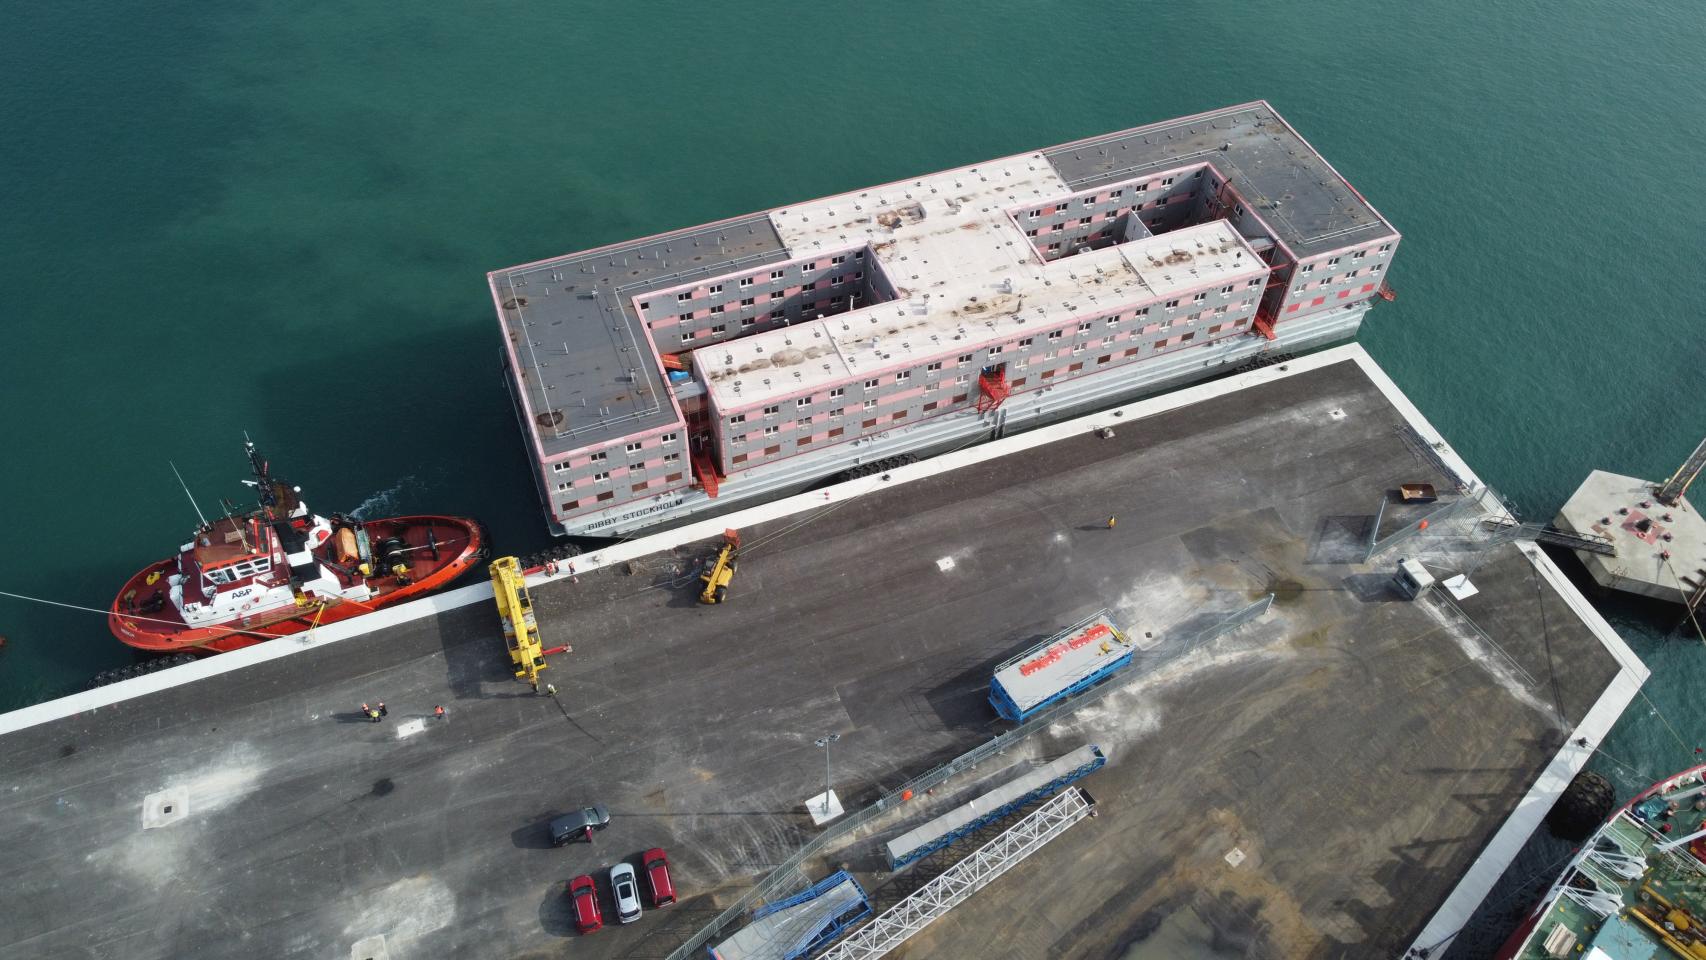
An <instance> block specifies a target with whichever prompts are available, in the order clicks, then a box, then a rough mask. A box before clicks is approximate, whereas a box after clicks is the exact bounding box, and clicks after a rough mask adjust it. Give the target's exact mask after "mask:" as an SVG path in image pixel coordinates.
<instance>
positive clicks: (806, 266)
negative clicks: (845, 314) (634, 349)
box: [640, 250, 865, 310]
mask: <svg viewBox="0 0 1706 960" xmlns="http://www.w3.org/2000/svg"><path fill="white" fill-rule="evenodd" d="M847 258H848V255H847V254H836V255H835V256H832V257H830V258H829V260H828V264H827V265H828V266H830V267H834V266H839V265H840V264H843V263H846V262H847ZM852 258H853V259H854V260H864V259H865V251H863V250H855V251H854V252H853V253H852ZM819 266H823V264H820V263H819V262H818V261H816V260H812V261H808V262H806V263H803V264H800V274H801V279H802V280H803V279H804V277H805V276H806V275H808V274H810V273H811V272H812V271H814V270H816V269H817V268H818V267H819ZM864 276H865V275H864V272H863V271H861V272H860V273H858V274H857V275H856V276H855V279H863V278H864ZM786 279H788V270H787V269H786V268H783V269H780V270H772V271H770V280H771V281H772V282H775V281H782V280H786ZM842 279H843V278H839V277H838V278H837V279H836V281H835V282H836V283H841V282H842ZM757 280H758V275H757V274H753V275H752V276H748V277H741V278H740V279H739V280H737V281H736V289H740V290H745V289H747V288H748V287H751V286H752V285H753V284H754V283H756V282H757ZM813 282H816V281H813ZM722 292H723V284H721V283H713V284H711V285H710V286H709V287H707V288H706V291H705V295H706V296H708V297H716V296H718V295H720V294H721V293H722ZM693 299H694V297H693V291H692V290H682V291H679V292H678V293H676V295H675V302H676V303H688V302H690V301H692V300H693ZM651 308H652V304H651V301H650V300H642V301H641V302H640V309H641V310H650V309H651Z"/></svg>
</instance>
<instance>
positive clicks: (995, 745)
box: [669, 593, 1274, 960]
mask: <svg viewBox="0 0 1706 960" xmlns="http://www.w3.org/2000/svg"><path fill="white" fill-rule="evenodd" d="M1273 599H1274V595H1273V594H1271V593H1270V594H1267V595H1265V596H1263V597H1262V598H1261V599H1259V600H1257V601H1256V602H1254V603H1251V604H1249V605H1248V606H1246V607H1244V608H1243V609H1241V610H1238V611H1236V612H1235V613H1233V614H1231V615H1230V616H1228V617H1226V618H1225V619H1223V620H1220V621H1218V622H1216V623H1214V624H1211V625H1210V626H1208V627H1207V628H1205V629H1203V630H1201V631H1199V632H1198V633H1197V634H1196V635H1194V636H1192V637H1191V638H1190V639H1188V640H1186V641H1184V642H1185V643H1187V644H1189V645H1192V646H1194V645H1197V644H1201V643H1206V642H1208V641H1211V640H1213V639H1215V638H1216V637H1219V636H1220V635H1222V634H1225V633H1229V632H1231V631H1233V630H1236V629H1238V628H1239V627H1241V626H1244V625H1245V624H1247V623H1249V622H1251V621H1252V620H1255V619H1256V618H1258V617H1260V616H1261V615H1262V614H1264V613H1266V612H1267V611H1268V607H1269V606H1270V605H1272V603H1273ZM1123 675H1124V671H1122V672H1121V673H1118V674H1115V675H1114V676H1113V678H1111V679H1113V680H1115V681H1117V680H1118V679H1119V678H1120V677H1121V676H1123ZM1120 686H1121V684H1120V683H1118V682H1110V683H1103V684H1100V685H1099V686H1095V687H1091V688H1090V689H1088V690H1085V691H1084V692H1082V693H1079V694H1077V695H1076V696H1073V697H1071V698H1069V699H1066V700H1062V701H1061V702H1059V703H1057V704H1055V705H1054V706H1052V707H1049V708H1048V709H1046V710H1044V711H1042V712H1041V713H1038V714H1037V715H1035V716H1033V717H1031V718H1030V719H1029V720H1026V721H1025V722H1024V723H1022V724H1020V725H1019V726H1017V727H1014V728H1013V729H1011V730H1008V731H1007V732H1005V733H1002V734H999V735H997V736H995V737H994V738H992V739H990V740H988V741H987V742H985V743H982V744H980V745H978V746H976V747H973V748H972V749H970V750H968V751H966V752H965V753H962V754H960V755H959V756H957V757H955V758H954V759H952V760H949V761H948V762H946V763H944V764H942V765H940V766H938V767H935V768H933V769H931V770H928V771H926V772H924V773H921V774H919V775H918V776H916V777H913V778H912V779H911V780H908V781H906V782H905V783H903V784H901V785H900V786H898V787H896V788H894V789H892V790H890V791H888V792H887V793H885V794H883V795H882V796H881V797H879V798H877V800H876V802H874V803H872V804H870V805H869V806H867V807H865V808H864V809H862V810H858V811H856V812H854V813H851V814H848V815H847V816H845V817H843V818H841V819H840V820H838V821H836V822H835V823H834V824H833V825H831V826H830V827H828V828H826V829H825V830H824V831H823V832H822V833H820V834H818V835H817V836H815V837H813V838H812V839H810V840H808V841H806V843H805V845H804V846H802V847H800V849H798V850H796V851H794V853H793V855H792V856H790V857H788V858H787V859H786V860H783V861H782V862H781V863H779V864H777V865H776V867H775V868H774V869H772V870H771V871H770V874H769V875H768V876H766V877H765V878H764V879H762V880H760V881H759V882H758V883H757V884H755V885H754V886H753V888H752V889H751V890H748V891H747V892H746V893H744V894H742V895H741V897H740V898H739V899H737V900H736V901H735V902H734V903H731V904H729V906H728V907H727V908H726V909H725V910H723V912H722V913H719V914H718V915H717V916H716V917H715V918H714V919H712V920H711V922H710V923H707V924H706V925H705V926H704V927H701V928H700V929H699V931H698V932H697V933H695V934H693V936H691V937H689V938H688V939H687V941H686V942H684V943H683V944H682V945H681V946H679V947H677V948H675V950H674V951H673V952H672V953H670V955H669V960H687V958H688V957H689V956H691V955H692V954H693V952H694V951H696V950H698V949H699V948H700V947H703V946H704V945H705V944H707V943H709V942H710V941H711V939H712V938H713V937H715V936H717V935H718V934H720V933H722V932H723V930H724V929H726V928H727V927H728V926H729V925H731V924H733V923H734V922H735V921H736V920H737V919H739V918H740V917H742V916H744V915H745V914H746V913H747V912H748V911H750V910H751V909H752V908H753V907H754V906H756V905H758V904H761V903H765V902H768V901H770V900H771V899H773V898H775V897H776V896H777V895H778V894H781V893H782V892H783V891H785V890H788V889H790V888H793V887H796V886H799V885H800V883H801V882H802V878H801V877H800V876H799V875H798V871H799V869H800V866H801V865H802V864H804V863H805V862H806V861H807V860H810V859H811V858H813V857H815V856H817V855H818V854H819V853H821V852H822V851H824V850H825V849H827V848H829V847H830V846H832V845H833V844H835V843H836V842H837V841H839V840H840V839H841V838H842V837H845V836H847V835H848V834H850V833H852V832H853V831H855V830H857V829H859V828H860V827H862V826H864V825H865V824H867V823H869V822H871V821H872V820H875V819H876V818H877V817H879V816H882V815H883V814H884V813H887V812H888V811H889V810H890V809H892V808H894V807H895V806H896V805H898V804H901V803H904V802H905V801H906V800H907V799H910V798H911V797H913V796H915V795H917V794H920V793H923V792H924V791H926V790H932V789H935V788H936V787H937V786H939V785H941V784H942V783H944V782H945V781H947V780H948V779H949V778H950V777H953V776H954V775H955V774H958V773H961V772H963V771H965V770H969V769H971V768H973V767H975V766H977V765H978V764H980V763H982V762H983V761H985V760H988V759H989V758H991V757H993V756H996V755H997V754H1000V753H1002V752H1003V751H1005V750H1007V749H1009V748H1011V747H1013V746H1014V745H1015V744H1018V743H1021V742H1023V741H1024V740H1025V739H1027V738H1029V737H1030V736H1031V735H1033V734H1035V733H1036V732H1037V731H1039V730H1043V729H1046V728H1047V727H1048V726H1049V725H1050V724H1053V723H1054V722H1055V721H1057V720H1060V719H1061V718H1063V717H1066V716H1068V715H1070V714H1071V713H1073V712H1074V711H1076V710H1078V709H1080V708H1082V707H1085V706H1088V705H1090V704H1092V703H1095V702H1097V701H1099V700H1101V699H1102V698H1103V697H1106V696H1107V695H1108V694H1109V693H1111V692H1112V691H1114V690H1116V689H1118V688H1119V687H1120Z"/></svg>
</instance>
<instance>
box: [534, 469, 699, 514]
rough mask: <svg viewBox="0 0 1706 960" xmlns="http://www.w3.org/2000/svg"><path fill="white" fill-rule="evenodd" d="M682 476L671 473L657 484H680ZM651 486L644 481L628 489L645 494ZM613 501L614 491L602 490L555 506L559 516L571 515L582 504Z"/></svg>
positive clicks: (592, 504)
mask: <svg viewBox="0 0 1706 960" xmlns="http://www.w3.org/2000/svg"><path fill="white" fill-rule="evenodd" d="M683 476H685V474H682V473H679V472H678V473H672V474H670V475H669V476H667V477H664V478H663V480H661V481H659V484H660V485H663V486H667V485H669V484H671V483H680V482H681V478H682V477H683ZM651 486H652V482H651V481H650V480H646V481H642V482H640V483H636V484H633V485H632V486H631V487H630V489H631V491H632V492H634V493H645V492H646V491H647V490H649V489H651ZM614 499H616V491H614V490H603V491H600V492H599V493H596V494H593V495H592V496H590V497H582V498H581V499H579V500H564V501H562V502H561V503H559V504H557V512H558V513H559V514H566V513H571V512H573V511H575V510H578V509H580V507H581V505H582V504H586V505H588V506H596V505H598V504H600V503H607V502H609V501H611V500H614Z"/></svg>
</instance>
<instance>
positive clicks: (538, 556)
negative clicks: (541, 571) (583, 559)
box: [521, 543, 581, 570]
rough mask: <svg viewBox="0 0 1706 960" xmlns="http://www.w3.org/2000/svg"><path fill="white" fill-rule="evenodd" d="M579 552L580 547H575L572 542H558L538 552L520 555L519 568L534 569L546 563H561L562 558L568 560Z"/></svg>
mask: <svg viewBox="0 0 1706 960" xmlns="http://www.w3.org/2000/svg"><path fill="white" fill-rule="evenodd" d="M580 554H581V548H580V547H577V546H575V545H574V544H572V543H559V544H557V545H556V546H554V547H551V548H549V549H546V550H541V551H539V552H538V553H530V554H528V555H527V556H525V557H522V558H521V569H523V570H535V569H538V568H539V567H543V566H544V565H545V564H547V563H562V562H563V561H564V560H568V559H570V558H571V557H578V556H580Z"/></svg>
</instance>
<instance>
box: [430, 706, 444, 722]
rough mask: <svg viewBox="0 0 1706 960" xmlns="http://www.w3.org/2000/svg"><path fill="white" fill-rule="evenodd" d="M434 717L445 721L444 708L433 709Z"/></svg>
mask: <svg viewBox="0 0 1706 960" xmlns="http://www.w3.org/2000/svg"><path fill="white" fill-rule="evenodd" d="M432 715H433V716H435V717H437V718H438V719H440V720H443V719H444V708H443V707H433V708H432Z"/></svg>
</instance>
